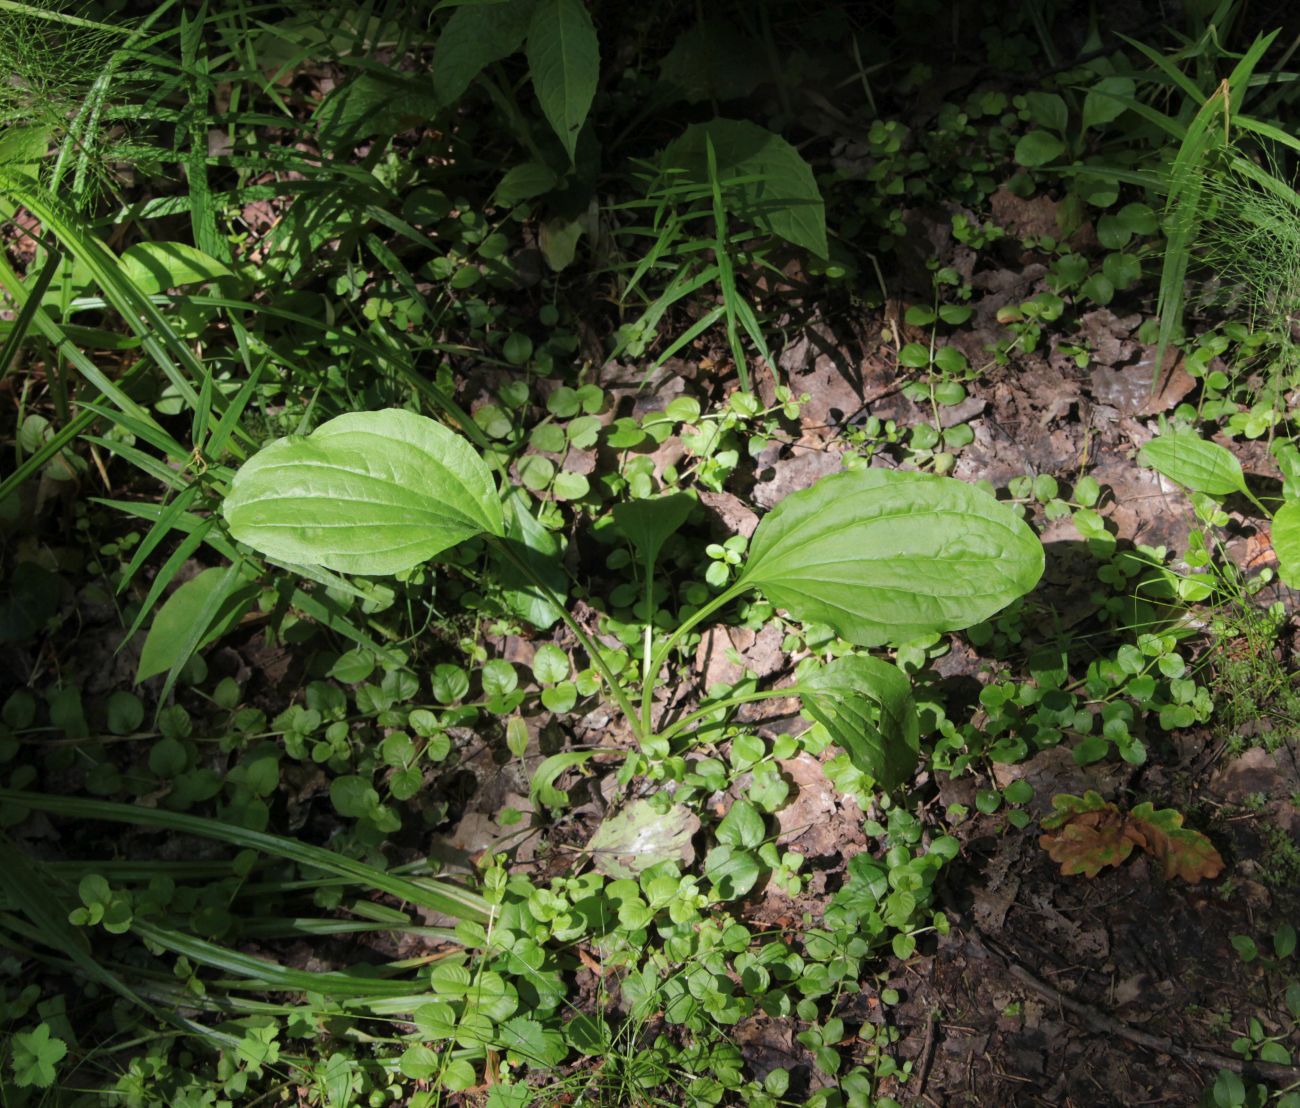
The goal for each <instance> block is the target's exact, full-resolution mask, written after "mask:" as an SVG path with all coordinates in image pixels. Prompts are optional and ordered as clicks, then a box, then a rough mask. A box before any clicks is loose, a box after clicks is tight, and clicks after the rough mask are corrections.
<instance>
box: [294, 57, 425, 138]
mask: <svg viewBox="0 0 1300 1108" xmlns="http://www.w3.org/2000/svg"><path fill="white" fill-rule="evenodd" d="M438 107H439V101H438V99H437V97H435V96H433V95H431V94H429V92H428V91H426V89H424V88H423V87H421V86H418V85H416V84H415V83H414V82H413V81H412V80H411V79H409V78H406V77H404V76H403V75H402V74H396V73H389V72H385V71H374V72H366V73H362V74H361V75H360V76H358V77H356V78H355V79H354V80H351V81H349V82H347V84H344V85H339V86H338V87H337V88H335V89H334V90H333V91H331V92H330V94H329V95H328V96H327V97H325V99H324V100H323V101H322V102H321V105H320V107H319V108H317V109H316V114H315V122H316V129H317V134H318V135H319V136H320V143H321V145H322V146H323V147H325V148H326V149H327V150H338V149H340V148H343V147H350V146H356V145H357V144H358V143H359V142H363V141H364V140H365V139H368V138H370V137H372V136H373V135H393V134H396V133H397V132H398V131H401V130H403V129H404V128H405V127H408V126H413V125H416V124H418V123H422V122H427V121H428V120H430V119H432V118H433V116H434V115H435V114H436V113H437V111H438Z"/></svg>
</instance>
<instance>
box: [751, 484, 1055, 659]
mask: <svg viewBox="0 0 1300 1108" xmlns="http://www.w3.org/2000/svg"><path fill="white" fill-rule="evenodd" d="M1042 573H1043V547H1042V544H1041V543H1040V542H1039V541H1038V538H1037V536H1036V535H1035V534H1034V532H1033V531H1032V530H1031V529H1030V528H1029V526H1028V525H1027V524H1026V523H1025V522H1024V521H1023V520H1022V519H1020V518H1019V517H1018V516H1017V515H1016V514H1015V513H1014V512H1012V511H1011V509H1010V508H1008V507H1007V506H1006V505H1004V504H1001V503H999V502H998V501H997V500H996V499H994V498H993V497H992V496H990V495H989V494H988V493H986V492H984V491H982V490H980V489H978V488H975V487H974V486H973V485H966V484H963V483H962V482H961V481H957V480H954V479H952V478H949V477H936V476H933V475H929V474H922V473H906V472H901V471H898V470H885V469H864V470H857V471H851V472H846V473H837V474H833V475H832V476H830V477H824V478H822V480H820V481H818V482H817V483H816V484H815V485H813V486H812V488H809V489H804V490H803V491H801V492H796V493H793V494H791V495H790V496H787V497H786V498H785V499H784V500H782V501H781V502H780V503H779V504H778V505H777V506H776V507H775V508H774V509H773V510H772V511H771V512H769V513H768V514H767V515H766V516H765V517H764V518H763V521H762V522H761V523H760V524H759V525H758V529H757V530H756V531H755V532H754V537H753V539H752V541H751V543H750V554H749V560H748V561H747V562H746V564H745V568H744V570H743V572H742V573H741V576H740V578H739V580H738V581H737V584H736V586H735V587H736V588H737V589H739V588H746V587H748V588H757V589H758V590H759V591H760V592H762V593H763V594H764V595H765V596H766V597H767V599H768V600H770V601H771V602H772V603H773V604H775V605H776V606H777V607H779V608H784V609H786V611H788V612H789V613H790V614H791V615H792V616H794V617H795V618H796V619H798V620H802V621H803V622H805V623H825V624H828V625H829V626H830V627H831V628H832V629H833V630H834V631H835V633H836V634H837V635H839V636H840V637H841V638H845V639H848V640H849V641H850V642H853V643H856V644H858V645H859V646H879V645H881V644H883V643H889V642H906V641H907V640H909V639H915V638H919V637H920V636H921V635H924V634H927V633H931V632H934V631H955V630H959V629H961V628H963V627H969V626H970V625H971V624H973V623H978V622H979V621H980V620H983V619H987V618H988V617H989V616H991V615H993V614H994V613H995V612H998V611H1000V610H1001V609H1002V608H1005V607H1006V606H1007V605H1008V604H1010V603H1011V601H1013V600H1015V599H1016V598H1017V597H1020V596H1023V595H1024V594H1025V593H1027V592H1028V591H1029V590H1030V589H1032V588H1033V587H1034V585H1035V584H1037V583H1038V579H1039V577H1041V576H1042Z"/></svg>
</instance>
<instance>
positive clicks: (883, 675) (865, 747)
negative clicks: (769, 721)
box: [799, 654, 920, 789]
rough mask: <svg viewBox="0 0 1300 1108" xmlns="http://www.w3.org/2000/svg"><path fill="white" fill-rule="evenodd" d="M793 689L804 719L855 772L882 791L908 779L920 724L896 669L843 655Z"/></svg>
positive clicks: (909, 688)
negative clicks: (805, 714) (844, 756)
mask: <svg viewBox="0 0 1300 1108" xmlns="http://www.w3.org/2000/svg"><path fill="white" fill-rule="evenodd" d="M799 689H800V693H801V696H802V698H803V706H804V707H805V708H806V709H807V711H808V714H809V715H811V716H812V717H813V719H815V720H816V721H817V722H818V723H820V724H821V725H822V726H823V727H825V728H826V730H827V731H828V732H829V733H830V736H831V738H832V739H833V740H834V742H835V744H836V745H837V746H839V747H842V748H843V750H844V751H845V753H847V754H848V756H849V759H850V761H852V763H853V765H854V766H855V767H857V768H858V769H860V770H861V771H862V772H863V773H866V774H868V775H869V776H870V777H871V778H872V779H873V780H875V781H877V782H879V783H880V784H881V785H883V786H884V787H885V788H887V789H892V788H894V787H895V786H897V785H901V784H902V783H903V782H904V781H906V780H907V779H908V778H909V777H911V775H912V771H913V770H914V769H915V768H916V759H917V756H918V751H919V749H920V746H919V731H920V724H919V721H918V719H917V715H916V706H915V704H914V703H913V701H912V686H911V683H910V682H909V681H908V679H907V677H906V676H905V675H904V674H903V672H902V670H900V669H899V668H898V667H897V666H894V665H891V664H890V663H888V662H884V661H881V660H880V659H879V658H869V657H867V656H865V655H861V654H856V655H848V656H846V657H843V658H836V659H835V660H834V661H833V662H831V663H830V664H829V665H826V666H824V667H823V668H822V669H819V670H818V671H817V672H816V673H814V674H813V675H812V676H811V677H809V678H807V679H806V680H804V681H802V682H800V685H799Z"/></svg>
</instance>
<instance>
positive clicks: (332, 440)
mask: <svg viewBox="0 0 1300 1108" xmlns="http://www.w3.org/2000/svg"><path fill="white" fill-rule="evenodd" d="M222 510H223V512H224V514H225V517H226V522H227V523H228V524H229V525H230V532H231V534H232V535H234V537H235V538H237V539H239V540H240V541H241V542H245V543H247V544H248V545H249V546H251V547H253V548H254V549H255V550H259V551H261V552H262V553H263V554H266V555H267V556H268V557H271V558H276V559H278V560H280V561H283V562H289V563H295V564H296V563H301V564H305V565H320V566H324V567H325V568H326V569H332V570H337V571H338V572H340V573H359V574H383V573H397V572H399V571H400V570H404V569H410V568H411V567H412V566H417V565H419V564H420V563H421V562H424V561H427V560H428V559H429V558H432V557H433V556H434V555H435V554H437V553H438V552H439V551H441V550H445V549H446V548H447V547H449V546H453V545H455V544H456V543H458V542H461V541H463V540H464V539H468V538H471V537H473V536H474V535H478V534H482V533H483V532H488V533H489V534H493V535H498V536H499V535H503V534H504V533H505V521H504V519H503V518H502V514H501V503H500V501H499V500H498V498H497V493H496V489H495V488H494V487H493V484H492V474H491V472H490V471H489V470H488V468H487V466H486V465H485V464H484V462H483V459H482V458H480V457H479V456H478V454H477V453H475V451H474V448H473V447H471V446H470V445H469V443H467V442H466V441H465V440H464V439H462V438H461V437H460V436H459V435H457V434H455V433H454V432H452V431H449V430H448V429H447V428H446V427H443V426H442V425H441V424H439V423H435V422H434V421H433V420H431V419H427V418H425V417H424V416H420V415H415V414H414V413H412V412H407V411H403V410H401V409H399V408H389V409H386V410H384V411H380V412H352V413H349V414H347V415H341V416H338V417H337V418H336V419H332V420H330V421H329V422H328V423H325V424H322V425H321V426H320V427H318V428H317V429H316V430H315V431H314V432H313V433H312V434H311V435H309V436H307V437H306V438H302V437H298V436H291V437H289V438H284V439H278V440H277V441H275V442H273V443H271V445H270V446H267V447H266V448H264V449H263V450H260V451H259V452H258V453H257V454H255V455H254V456H253V457H252V458H250V459H249V460H248V461H247V462H245V463H244V465H243V466H242V467H241V468H240V470H239V472H238V473H236V474H235V479H234V481H233V482H232V483H231V486H230V495H229V496H227V497H226V501H225V504H224V506H223V509H222Z"/></svg>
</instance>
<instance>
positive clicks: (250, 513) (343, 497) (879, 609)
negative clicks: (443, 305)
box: [224, 409, 1043, 788]
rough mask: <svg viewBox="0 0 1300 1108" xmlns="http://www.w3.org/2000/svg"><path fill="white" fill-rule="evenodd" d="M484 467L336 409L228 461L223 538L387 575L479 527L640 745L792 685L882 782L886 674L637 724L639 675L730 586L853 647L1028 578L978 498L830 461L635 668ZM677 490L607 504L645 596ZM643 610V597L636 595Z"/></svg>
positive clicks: (868, 660) (460, 443)
mask: <svg viewBox="0 0 1300 1108" xmlns="http://www.w3.org/2000/svg"><path fill="white" fill-rule="evenodd" d="M511 492H512V490H510V489H508V488H507V489H499V488H498V487H497V484H496V482H495V480H494V478H493V474H492V470H491V469H490V468H489V466H488V465H487V463H486V462H485V461H484V459H483V458H482V457H481V456H480V455H479V454H478V452H477V451H476V450H475V449H474V448H473V447H472V446H471V445H470V444H469V443H468V442H466V441H465V440H464V439H462V438H461V437H460V436H459V435H457V434H456V433H455V432H453V431H451V430H449V429H448V428H446V427H444V426H442V425H441V424H439V423H436V422H434V421H433V420H431V419H428V418H426V417H424V416H420V415H416V414H414V413H412V412H408V411H404V410H400V409H388V410H385V411H378V412H355V413H349V414H346V415H341V416H338V417H337V418H335V419H332V420H330V421H329V422H327V423H325V424H323V425H322V426H320V427H319V428H317V429H316V430H315V431H314V432H313V433H312V434H311V435H308V436H306V437H301V436H293V437H288V438H282V439H278V440H277V441H275V442H273V443H271V444H270V445H269V446H267V447H265V448H264V449H262V450H261V451H259V452H258V453H257V454H255V455H254V456H253V457H251V458H249V459H248V461H247V462H245V463H244V464H243V466H242V467H241V468H240V469H239V471H238V472H237V473H236V475H235V477H234V479H233V482H232V484H231V488H230V493H229V495H228V496H227V497H226V499H225V503H224V515H225V518H226V521H227V523H228V525H229V527H230V531H231V533H232V535H233V536H234V537H235V538H236V539H238V540H240V541H241V542H244V543H247V544H248V545H249V546H251V547H253V548H254V549H256V550H258V551H260V552H261V553H263V554H265V555H267V556H268V557H270V558H271V559H273V560H275V561H278V562H280V563H282V564H290V565H301V566H310V567H324V568H326V569H330V570H334V571H337V572H341V573H352V574H363V575H366V574H394V573H399V572H402V571H403V570H408V569H411V568H413V567H415V566H417V565H420V564H421V563H423V562H426V561H428V560H429V559H431V558H433V557H435V556H436V555H437V554H439V553H440V552H442V551H444V550H446V549H447V548H448V547H451V546H453V545H455V544H456V543H459V542H462V541H464V540H466V539H469V538H473V537H475V536H482V537H483V538H484V539H485V540H486V541H487V543H488V544H489V546H490V547H491V548H492V549H493V551H494V553H495V555H496V558H497V561H498V564H499V565H501V566H502V567H505V568H508V569H509V570H510V571H512V572H513V574H514V575H517V576H518V577H521V578H523V579H524V580H526V581H528V582H529V583H530V587H531V588H532V589H535V590H536V592H537V594H538V596H539V598H540V599H542V600H543V601H545V602H547V603H549V604H552V605H554V606H555V608H556V610H557V611H558V612H559V614H560V616H561V618H562V619H563V620H564V622H565V623H566V624H567V626H568V627H569V629H570V630H571V631H572V632H573V634H574V636H575V637H576V638H577V640H578V641H579V642H580V643H581V645H582V647H583V649H584V650H586V652H587V654H588V655H589V657H590V659H591V662H592V665H593V666H594V667H595V668H596V670H597V672H598V673H600V675H601V677H602V678H603V681H604V686H605V690H606V691H607V694H608V696H609V697H610V699H612V700H613V701H614V703H615V704H617V706H618V708H619V709H620V710H621V711H622V713H623V715H624V716H625V717H626V719H627V723H628V725H629V727H630V728H631V731H632V734H633V735H634V737H635V738H636V740H637V742H638V743H639V744H640V746H641V748H642V750H643V751H645V753H646V754H648V755H650V756H652V757H656V756H664V755H666V754H667V753H668V752H669V750H670V749H671V747H670V744H671V743H672V742H673V740H676V739H681V738H683V737H684V736H686V735H688V734H689V733H690V730H691V728H692V727H693V726H694V725H696V724H698V723H699V722H700V721H701V720H702V719H703V718H704V717H705V716H709V715H713V714H715V713H716V712H717V711H719V710H720V709H730V708H734V707H737V706H739V705H740V704H743V703H745V702H748V701H753V700H759V699H762V698H765V697H774V696H783V697H788V696H798V697H799V698H800V699H801V701H802V703H803V706H804V708H805V709H806V710H807V712H808V713H809V714H810V715H811V716H812V717H813V718H814V719H815V720H817V721H818V722H820V723H821V724H822V725H823V726H824V727H825V728H826V730H827V731H828V733H829V734H830V735H831V737H832V738H833V740H834V741H835V742H836V743H837V744H838V745H839V746H840V747H841V748H843V749H844V750H845V751H846V752H847V753H848V755H849V757H850V759H851V760H852V761H853V763H854V765H855V766H857V768H859V769H860V770H862V771H863V772H864V773H867V774H868V775H869V776H870V777H871V778H872V779H873V780H875V781H876V782H877V783H879V784H880V785H882V786H884V787H887V788H888V787H894V786H896V785H899V784H901V783H902V782H903V781H905V780H906V779H907V778H908V776H909V775H910V773H911V772H912V769H913V767H914V765H915V762H916V758H917V752H918V731H919V724H918V718H917V713H916V710H915V708H914V705H913V702H912V696H911V688H910V684H909V682H908V680H907V678H906V677H905V676H904V674H903V672H902V671H901V670H900V669H898V668H897V667H896V666H894V665H892V664H891V663H889V662H886V661H884V660H882V659H880V658H876V657H872V656H870V655H867V654H853V655H847V656H844V657H841V658H837V659H836V660H834V661H832V662H830V663H829V664H828V665H826V666H824V667H822V668H821V669H818V670H816V671H814V672H813V673H812V674H811V675H810V676H807V677H803V678H801V679H800V680H799V681H798V682H797V683H796V684H794V685H792V686H789V687H784V688H780V689H770V690H764V691H756V692H746V693H742V694H739V695H736V696H734V697H731V698H729V699H726V700H724V701H721V702H720V703H716V704H712V705H710V706H709V707H708V708H707V709H702V710H700V711H697V712H693V713H689V714H686V715H685V716H682V717H680V718H677V719H674V720H671V721H669V722H665V723H661V724H660V726H659V727H657V728H656V727H655V725H654V723H653V716H652V706H653V703H654V694H655V689H656V688H657V687H658V686H659V685H660V684H661V683H662V682H663V681H664V680H665V679H666V675H667V674H668V673H669V672H671V664H670V663H671V659H672V658H673V655H674V648H676V647H677V646H678V644H680V643H681V642H682V640H683V638H684V637H685V636H686V635H687V634H688V633H689V632H690V631H691V630H692V629H693V628H695V627H696V626H698V625H699V624H701V623H702V622H704V621H705V620H706V619H708V618H709V617H710V616H713V615H714V614H716V613H717V612H719V611H720V610H721V609H723V608H724V607H726V605H727V604H729V603H731V602H732V601H734V600H736V599H738V598H739V597H741V596H743V595H745V594H747V593H751V592H758V593H760V594H762V595H763V596H764V597H765V598H766V599H767V600H768V601H769V602H770V603H771V604H773V605H774V606H776V607H778V608H783V609H785V610H786V611H787V612H788V613H789V614H790V615H791V616H793V617H794V618H796V619H799V620H802V621H806V622H813V621H815V622H819V623H823V624H827V625H829V626H830V627H831V628H832V629H833V630H834V631H835V632H836V634H838V635H839V636H840V637H841V638H843V639H845V640H847V641H849V642H851V643H853V644H855V645H857V646H860V647H876V646H882V645H885V644H888V643H897V642H902V641H906V640H909V639H915V638H917V637H918V636H920V635H923V634H926V633H929V632H943V631H953V630H958V629H960V628H963V627H968V626H970V625H971V624H973V623H977V622H979V621H981V620H984V619H986V618H988V617H989V616H991V615H993V614H994V613H995V612H997V611H999V610H1001V609H1002V608H1003V607H1005V606H1006V605H1007V604H1009V603H1010V602H1011V601H1012V600H1014V599H1016V598H1017V597H1019V596H1022V595H1024V594H1025V593H1027V592H1028V591H1029V590H1030V589H1032V588H1033V587H1034V585H1035V584H1036V582H1037V581H1038V578H1039V576H1040V575H1041V573H1042V569H1043V550H1042V546H1041V544H1040V543H1039V541H1038V538H1037V537H1036V536H1035V534H1034V533H1033V531H1032V530H1031V529H1030V528H1029V527H1028V525H1026V524H1025V522H1024V521H1023V520H1021V519H1020V518H1019V517H1018V516H1017V515H1016V514H1015V513H1014V512H1012V511H1011V510H1010V509H1009V508H1008V507H1006V506H1005V505H1002V504H1000V503H999V502H998V501H997V500H996V499H995V498H994V497H992V496H990V495H989V494H988V493H986V492H984V491H982V490H981V489H978V488H976V487H974V486H971V485H966V484H963V483H962V482H960V481H956V480H953V479H951V478H947V477H938V476H934V475H928V474H921V473H911V472H903V471H899V470H886V469H864V470H857V471H846V472H843V473H837V474H833V475H831V476H828V477H825V478H823V479H821V480H820V481H818V482H817V483H816V484H815V485H814V486H812V487H811V488H809V489H805V490H803V491H800V492H796V493H793V494H791V495H789V496H787V497H786V498H785V499H784V500H782V501H781V502H780V503H779V504H778V505H777V506H776V507H775V508H774V509H773V510H772V511H771V512H770V513H768V515H767V516H766V517H765V518H764V519H763V520H762V522H761V523H760V524H759V526H758V529H757V530H756V531H755V532H754V535H753V538H752V540H751V542H750V547H749V555H748V558H747V560H746V562H745V563H744V565H743V567H741V569H740V572H739V573H738V575H737V577H736V579H735V581H734V582H733V583H732V584H731V585H729V586H728V587H727V588H725V589H724V590H722V591H721V592H720V593H718V595H716V596H715V597H713V598H712V599H711V600H709V601H708V602H707V603H705V604H704V605H702V606H701V607H699V608H698V609H696V610H695V611H693V612H691V613H690V614H689V615H687V616H686V617H685V618H684V619H682V620H681V622H680V623H679V624H678V625H677V626H676V628H674V629H672V630H671V631H668V632H666V633H661V632H658V631H657V630H656V629H655V628H654V627H652V626H649V625H647V627H646V629H645V642H644V652H643V660H642V665H641V667H640V673H639V682H637V683H636V684H629V683H625V682H624V681H622V680H620V678H619V676H618V674H617V673H616V672H615V667H614V666H611V664H610V661H609V659H608V657H607V653H606V651H604V650H602V648H601V646H600V645H599V644H598V643H597V642H595V641H594V640H593V639H592V637H591V636H590V635H589V634H588V633H587V631H586V630H585V629H584V628H583V626H582V625H581V624H580V623H579V622H578V620H577V619H575V618H574V616H573V615H572V614H571V613H570V612H569V611H567V610H566V609H565V607H564V605H563V604H562V603H561V602H560V599H559V597H558V596H557V595H556V594H555V591H554V588H553V586H552V585H551V584H548V583H547V580H546V578H547V576H549V575H548V574H546V573H545V572H544V571H541V569H540V567H539V566H538V564H537V561H536V557H535V555H534V554H533V552H532V551H530V550H529V549H528V548H527V547H526V546H524V545H523V544H522V543H519V542H518V541H516V540H514V539H512V538H511V537H510V531H509V529H508V527H507V523H506V518H505V514H504V512H503V510H502V502H503V499H504V498H506V497H508V496H510V494H511ZM693 503H694V501H693V500H692V498H691V497H689V496H688V495H685V494H680V493H678V494H671V495H667V496H661V497H657V498H651V499H647V500H639V501H631V502H629V503H626V504H622V505H619V506H617V507H616V508H615V509H614V517H615V518H614V522H615V524H616V526H618V528H619V529H620V530H621V531H622V532H623V534H624V535H625V536H626V537H627V538H628V539H629V541H630V542H631V543H632V545H633V546H634V547H635V548H636V551H637V553H638V554H639V556H640V563H641V570H642V574H643V576H642V580H643V581H644V583H645V588H646V590H647V594H649V593H650V590H651V589H652V587H653V580H654V573H655V563H656V561H657V559H658V555H659V552H660V550H661V548H662V546H663V543H664V541H665V540H666V539H667V538H668V537H669V536H670V535H671V534H673V533H674V532H675V531H676V530H677V529H678V528H680V527H681V526H682V525H683V524H684V523H685V522H686V519H687V517H688V516H689V514H690V509H691V507H692V505H693ZM647 607H649V606H647Z"/></svg>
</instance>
